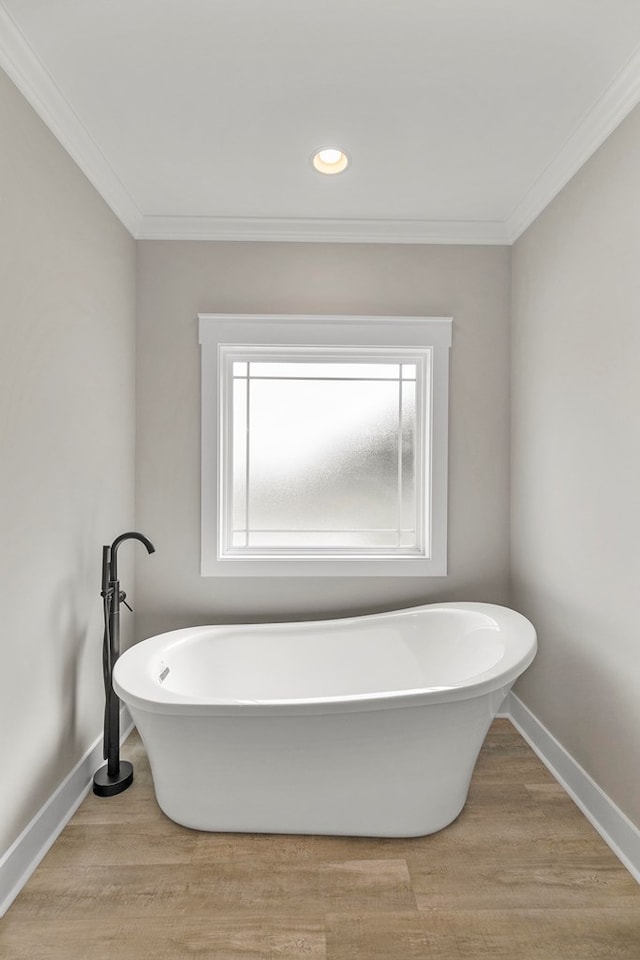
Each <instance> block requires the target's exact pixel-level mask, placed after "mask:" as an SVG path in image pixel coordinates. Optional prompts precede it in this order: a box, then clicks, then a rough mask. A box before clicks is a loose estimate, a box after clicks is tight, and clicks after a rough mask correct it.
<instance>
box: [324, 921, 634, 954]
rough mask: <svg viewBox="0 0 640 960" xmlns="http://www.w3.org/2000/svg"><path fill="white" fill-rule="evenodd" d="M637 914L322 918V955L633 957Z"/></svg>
mask: <svg viewBox="0 0 640 960" xmlns="http://www.w3.org/2000/svg"><path fill="white" fill-rule="evenodd" d="M638 957H640V916H638V915H637V914H632V913H629V912H626V911H620V910H617V909H615V908H610V909H605V910H598V911H594V910H526V911H518V912H514V911H496V910H493V911H472V910H471V911H469V910H468V911H465V910H456V911H446V912H444V911H443V912H437V913H427V914H425V913H422V914H415V913H398V914H393V915H391V914H386V915H385V916H380V915H376V916H373V915H370V914H369V915H366V914H365V915H363V914H360V915H357V914H343V915H333V916H329V917H327V960H426V958H428V960H480V958H482V960H638Z"/></svg>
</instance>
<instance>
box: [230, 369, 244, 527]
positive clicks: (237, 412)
mask: <svg viewBox="0 0 640 960" xmlns="http://www.w3.org/2000/svg"><path fill="white" fill-rule="evenodd" d="M231 458H232V460H231V462H232V474H233V511H232V516H231V521H232V524H233V527H234V529H243V528H244V527H245V525H246V509H247V482H246V471H247V380H246V378H245V379H244V380H235V381H234V382H233V433H232V450H231ZM242 545H243V544H242V543H240V544H238V543H235V542H234V546H242Z"/></svg>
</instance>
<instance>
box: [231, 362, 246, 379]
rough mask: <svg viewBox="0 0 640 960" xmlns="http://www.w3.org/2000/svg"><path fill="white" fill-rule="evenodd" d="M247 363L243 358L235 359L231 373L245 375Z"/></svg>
mask: <svg viewBox="0 0 640 960" xmlns="http://www.w3.org/2000/svg"><path fill="white" fill-rule="evenodd" d="M247 366H248V365H247V363H246V361H244V360H236V361H234V364H233V375H234V377H246V376H247Z"/></svg>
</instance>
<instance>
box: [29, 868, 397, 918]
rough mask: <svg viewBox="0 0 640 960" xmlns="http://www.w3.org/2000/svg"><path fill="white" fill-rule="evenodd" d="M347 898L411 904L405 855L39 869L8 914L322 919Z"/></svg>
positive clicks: (376, 906) (367, 903)
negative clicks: (264, 865)
mask: <svg viewBox="0 0 640 960" xmlns="http://www.w3.org/2000/svg"><path fill="white" fill-rule="evenodd" d="M346 899H347V900H348V901H349V902H350V903H352V904H353V905H354V906H356V907H357V908H359V909H362V910H379V911H387V910H391V911H394V910H415V909H416V900H415V897H414V895H413V891H412V889H411V885H410V881H409V873H408V870H407V865H406V862H405V861H404V860H380V861H370V860H356V861H339V862H336V863H309V862H307V861H301V862H299V863H296V864H293V863H290V862H289V863H286V862H285V863H283V862H279V863H273V864H271V865H270V867H269V868H268V869H267V868H265V869H262V870H257V869H256V864H255V863H254V862H252V861H251V860H239V861H235V862H230V861H226V862H213V863H211V864H209V863H206V862H200V863H198V864H181V863H170V864H152V865H138V866H129V865H125V866H123V865H118V866H114V865H109V864H106V865H97V866H94V867H78V868H76V869H74V870H72V871H68V870H65V869H64V868H60V867H58V868H49V869H46V870H39V871H37V872H36V874H34V876H33V877H32V878H31V881H30V882H29V883H28V884H27V887H26V888H25V890H24V891H23V892H22V894H21V896H20V897H19V898H18V900H17V901H16V903H15V904H14V906H13V907H12V911H11V917H12V918H15V919H24V918H29V917H31V918H32V919H34V920H38V921H41V920H48V919H61V918H63V917H67V918H69V919H81V918H82V917H84V916H86V914H87V913H94V914H96V916H100V917H101V918H103V919H104V920H106V921H111V920H113V919H115V920H124V919H132V918H140V917H147V918H149V919H152V918H156V917H161V916H163V915H164V914H165V912H166V911H167V910H169V911H171V912H172V913H174V914H176V915H189V914H190V915H192V916H194V917H202V916H210V917H216V916H230V915H242V914H249V915H250V914H252V913H255V912H256V910H259V911H260V912H261V913H265V914H267V915H270V916H277V915H278V914H279V913H280V914H290V913H291V912H294V913H296V914H299V915H300V916H306V917H308V918H314V919H317V918H320V917H322V916H324V914H325V913H326V912H328V911H331V910H336V909H337V908H339V907H340V905H341V904H343V903H344V902H345V900H346Z"/></svg>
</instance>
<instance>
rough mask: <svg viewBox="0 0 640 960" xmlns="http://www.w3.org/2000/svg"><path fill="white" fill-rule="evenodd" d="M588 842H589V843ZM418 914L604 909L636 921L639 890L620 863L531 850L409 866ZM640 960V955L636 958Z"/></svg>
mask: <svg viewBox="0 0 640 960" xmlns="http://www.w3.org/2000/svg"><path fill="white" fill-rule="evenodd" d="M587 843H588V842H587ZM409 870H410V874H411V884H412V888H413V890H414V893H415V895H416V901H417V904H418V908H419V909H420V910H436V909H437V910H490V909H493V908H495V907H496V905H498V904H499V905H500V907H501V908H503V909H511V910H523V909H534V908H535V909H550V910H551V909H555V908H562V909H576V910H580V909H585V908H587V907H588V908H592V909H606V907H607V906H610V905H613V904H615V905H616V907H618V908H622V907H627V908H628V909H629V910H630V911H636V912H637V913H638V915H639V916H640V887H638V884H637V883H636V882H635V880H634V879H633V878H632V877H631V876H630V875H629V874H628V873H627V872H626V870H624V868H621V867H620V865H619V864H617V863H616V862H613V861H611V860H610V859H609V858H608V857H606V856H601V855H600V854H599V853H598V852H595V851H594V849H593V846H592V845H591V844H590V843H588V846H587V847H586V848H585V849H584V850H576V848H575V847H572V849H571V851H567V850H562V848H560V849H559V850H558V854H557V855H555V856H549V855H548V854H547V855H546V856H545V855H544V853H543V851H539V850H537V849H535V848H532V849H530V850H529V851H528V853H527V852H525V851H523V850H521V852H520V855H518V856H514V855H513V852H511V853H510V854H509V855H507V854H506V852H505V851H502V855H501V851H499V850H496V851H494V855H493V859H492V860H488V859H482V858H476V857H473V856H466V857H457V858H455V859H452V858H449V860H448V861H447V862H446V863H443V862H439V863H438V864H437V865H435V866H434V865H430V864H425V863H424V862H421V863H417V862H411V861H409ZM638 956H639V958H640V953H639V955H638Z"/></svg>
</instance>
